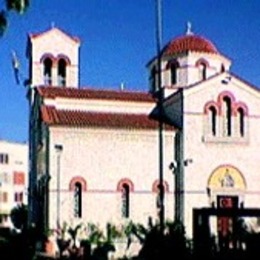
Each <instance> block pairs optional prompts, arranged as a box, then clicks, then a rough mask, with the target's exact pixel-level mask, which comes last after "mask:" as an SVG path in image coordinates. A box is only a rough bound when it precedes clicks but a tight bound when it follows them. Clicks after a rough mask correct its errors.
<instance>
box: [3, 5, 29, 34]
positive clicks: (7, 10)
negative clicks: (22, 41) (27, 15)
mask: <svg viewBox="0 0 260 260" xmlns="http://www.w3.org/2000/svg"><path fill="white" fill-rule="evenodd" d="M2 1H3V7H2V10H0V36H3V35H4V33H5V31H6V29H7V27H8V14H9V13H10V12H12V11H14V12H16V13H18V14H20V15H22V14H23V13H24V12H25V11H26V10H27V8H28V7H29V5H30V0H2Z"/></svg>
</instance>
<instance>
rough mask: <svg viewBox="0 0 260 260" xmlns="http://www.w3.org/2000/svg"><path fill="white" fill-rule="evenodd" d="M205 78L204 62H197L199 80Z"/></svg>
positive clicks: (205, 66)
mask: <svg viewBox="0 0 260 260" xmlns="http://www.w3.org/2000/svg"><path fill="white" fill-rule="evenodd" d="M206 78H207V65H206V64H205V63H204V62H201V63H200V64H199V80H205V79H206Z"/></svg>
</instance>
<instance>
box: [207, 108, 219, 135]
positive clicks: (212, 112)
mask: <svg viewBox="0 0 260 260" xmlns="http://www.w3.org/2000/svg"><path fill="white" fill-rule="evenodd" d="M209 124H210V132H211V134H212V135H213V136H215V135H216V133H217V110H216V108H215V107H214V106H211V107H209Z"/></svg>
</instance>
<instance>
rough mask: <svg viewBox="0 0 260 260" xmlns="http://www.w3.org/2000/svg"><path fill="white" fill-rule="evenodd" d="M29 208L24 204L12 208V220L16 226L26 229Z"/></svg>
mask: <svg viewBox="0 0 260 260" xmlns="http://www.w3.org/2000/svg"><path fill="white" fill-rule="evenodd" d="M27 217H28V209H27V206H25V205H24V204H22V205H18V206H16V207H14V208H13V209H12V210H11V221H12V223H13V225H14V227H15V228H17V229H20V230H24V229H25V228H26V227H27Z"/></svg>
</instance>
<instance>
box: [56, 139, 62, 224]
mask: <svg viewBox="0 0 260 260" xmlns="http://www.w3.org/2000/svg"><path fill="white" fill-rule="evenodd" d="M54 148H55V151H56V155H57V205H56V206H57V208H56V210H57V215H56V216H57V229H59V228H60V160H61V153H62V150H63V146H62V145H60V144H55V145H54Z"/></svg>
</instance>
